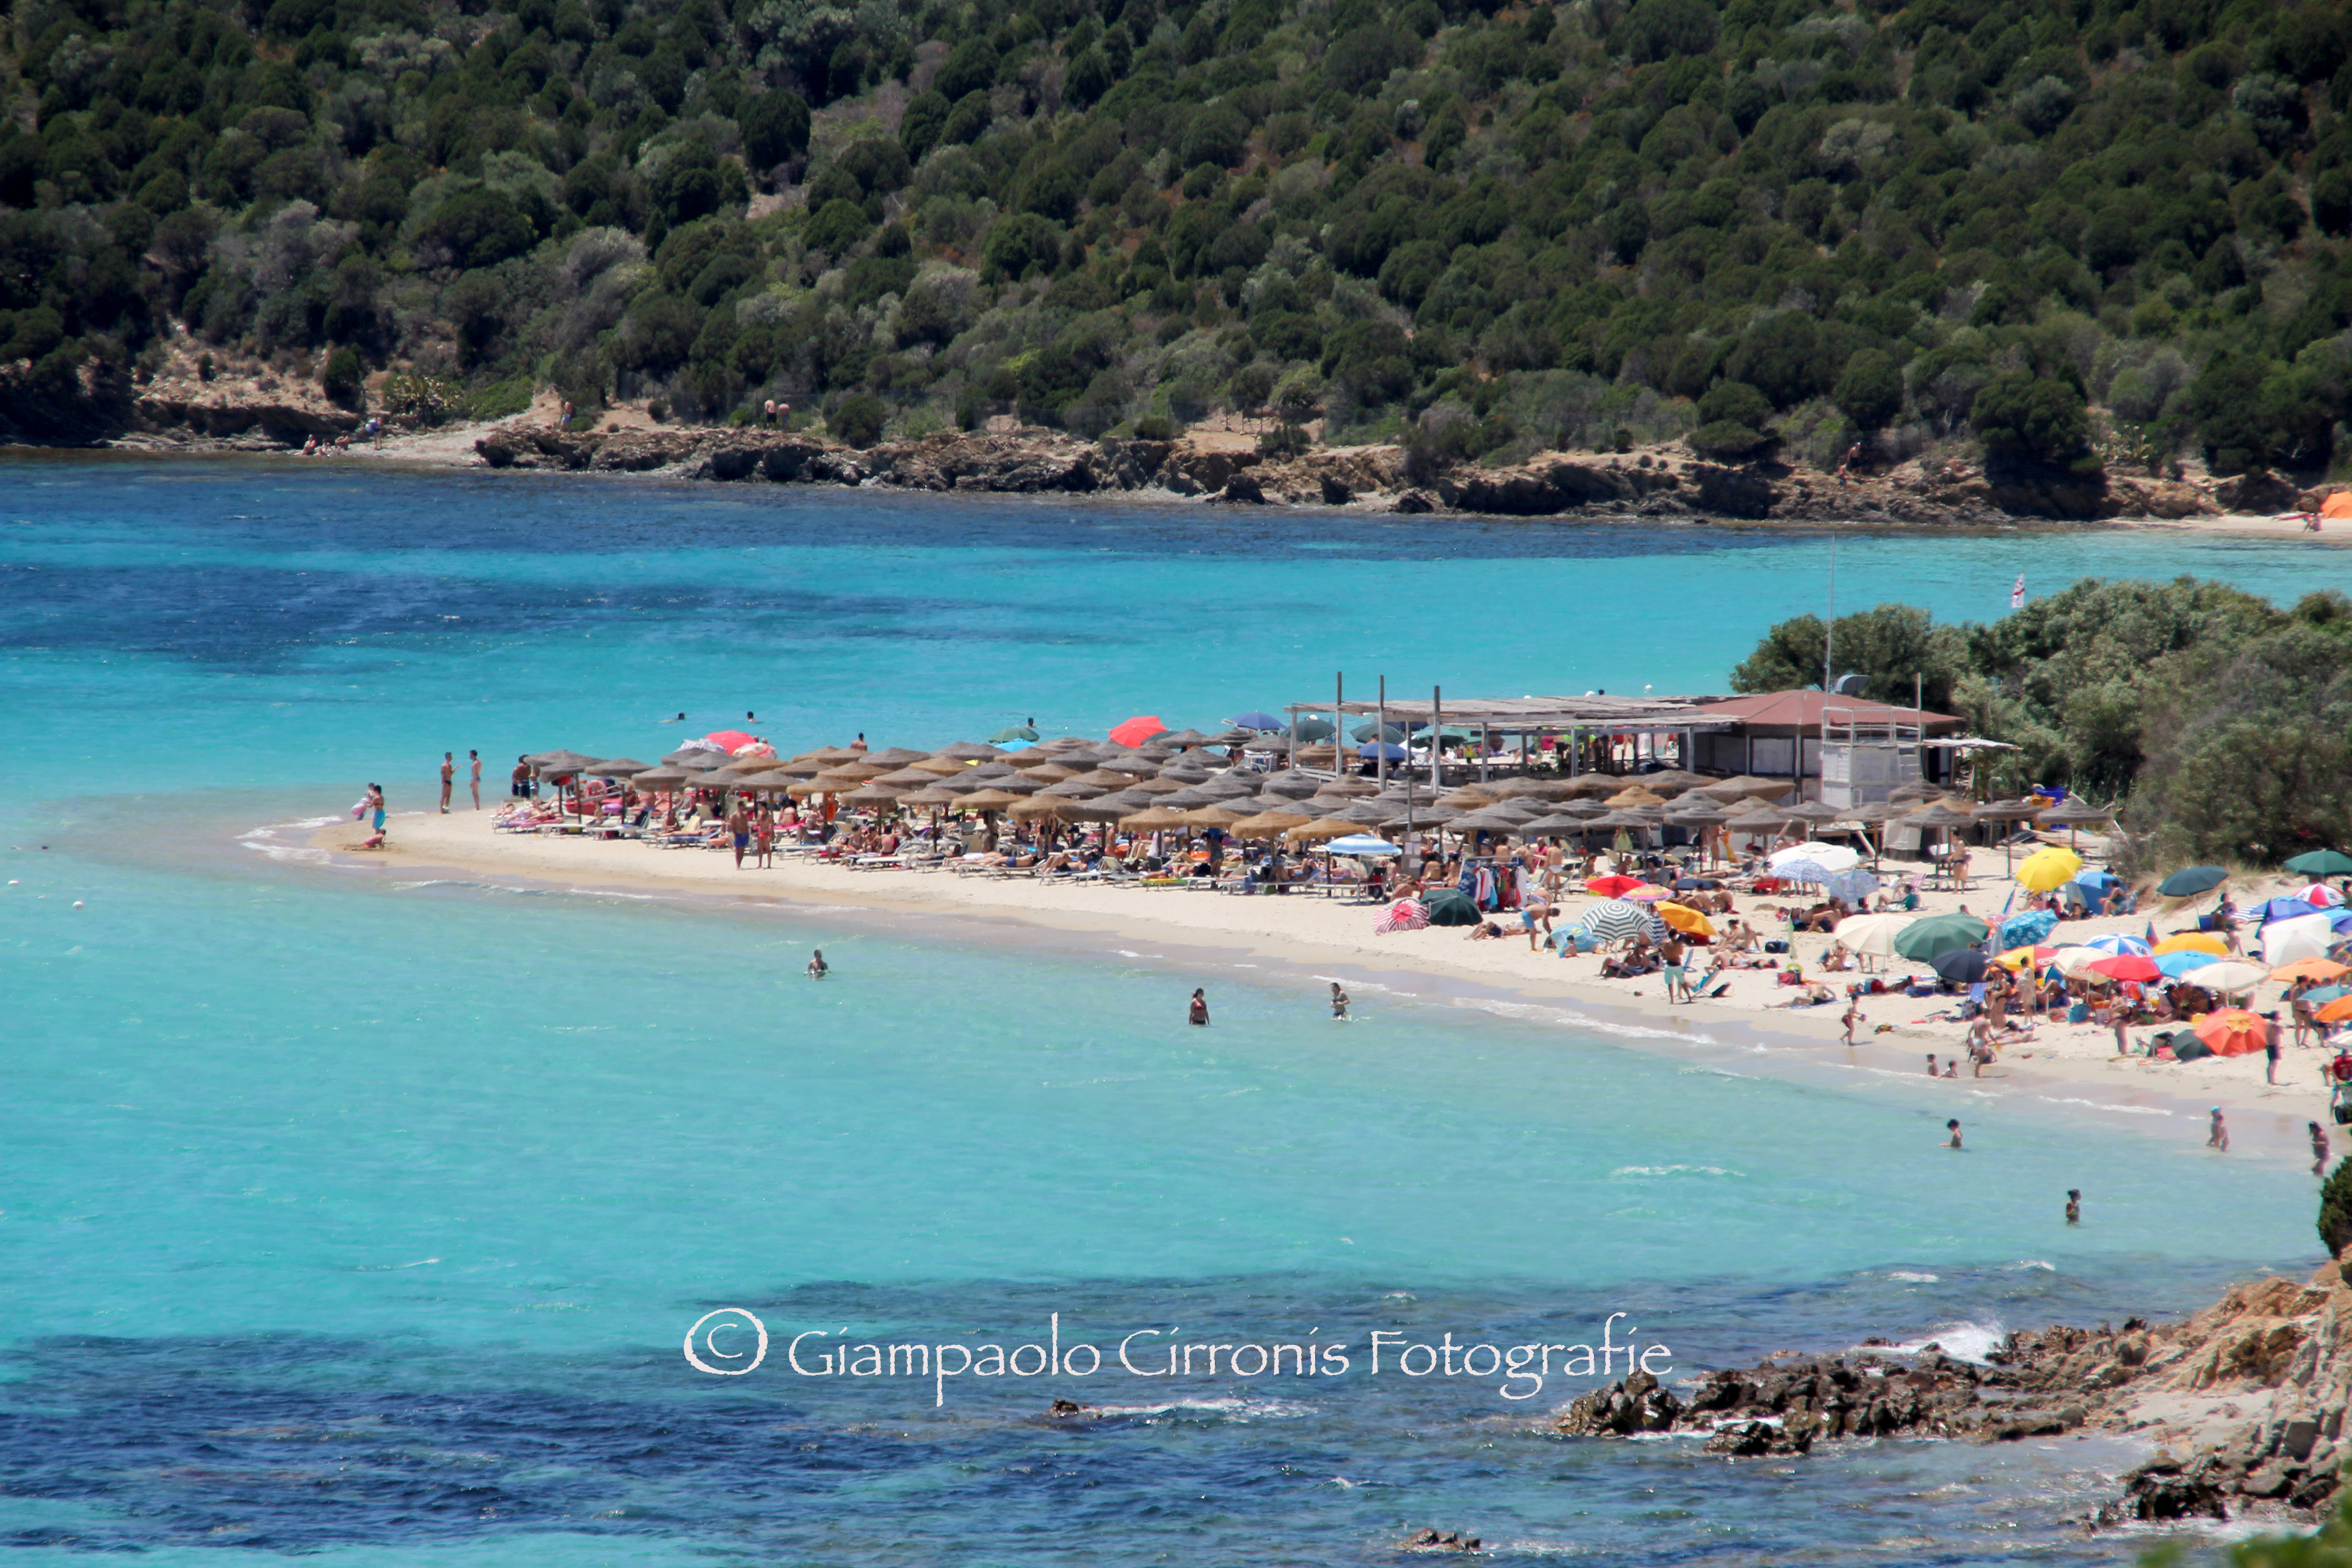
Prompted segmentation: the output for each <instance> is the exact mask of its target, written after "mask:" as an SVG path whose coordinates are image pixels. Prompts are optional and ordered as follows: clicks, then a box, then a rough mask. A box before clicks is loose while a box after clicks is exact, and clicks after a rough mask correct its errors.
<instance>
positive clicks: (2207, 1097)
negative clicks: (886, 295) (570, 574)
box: [310, 810, 2340, 1158]
mask: <svg viewBox="0 0 2352 1568" xmlns="http://www.w3.org/2000/svg"><path fill="white" fill-rule="evenodd" d="M490 815H491V814H490V813H489V812H488V811H487V810H486V811H482V812H480V813H474V812H467V811H458V812H453V813H451V814H449V815H447V816H440V815H437V814H433V813H417V814H414V815H404V816H394V818H393V819H392V824H391V828H392V831H391V834H390V839H389V844H388V847H387V848H386V849H385V850H384V851H382V852H360V851H358V850H357V848H356V847H357V845H358V844H359V842H360V840H361V839H362V837H363V834H362V830H361V829H360V827H359V826H358V825H356V824H338V825H336V826H331V827H326V828H322V829H319V830H317V831H316V832H315V833H314V834H313V835H312V836H311V837H310V845H311V846H312V847H317V848H320V849H325V850H327V851H329V852H331V854H332V855H333V856H334V857H335V859H336V860H337V862H338V863H340V864H341V865H345V866H352V867H364V866H375V867H382V868H397V869H399V870H400V871H401V872H403V873H406V874H415V873H420V872H425V871H428V870H430V869H433V868H441V869H446V870H451V871H457V872H460V873H467V874H471V875H474V876H478V877H484V878H491V879H509V880H521V881H526V882H530V883H533V884H539V885H547V886H554V887H562V888H569V889H583V890H584V889H600V888H601V889H630V890H639V891H665V892H670V893H675V894H678V895H681V896H704V897H739V898H749V899H755V900H761V901H763V902H769V901H772V902H779V903H783V904H787V905H797V906H802V907H803V908H806V909H808V910H811V912H812V913H814V912H815V911H817V910H821V909H822V908H824V907H828V906H829V907H832V908H835V909H839V908H842V907H848V908H851V909H855V910H864V911H871V912H872V913H874V914H876V915H880V916H886V917H887V916H891V915H900V916H904V915H922V916H932V917H937V916H941V915H952V916H961V917H966V918H971V919H978V920H983V921H1010V922H1014V923H1015V924H1017V925H1019V926H1024V927H1027V928H1031V929H1033V930H1034V931H1039V932H1050V933H1059V934H1060V935H1062V936H1064V937H1074V938H1082V939H1093V940H1095V941H1097V942H1099V941H1100V940H1102V939H1113V940H1115V941H1117V942H1118V943H1120V944H1121V945H1128V944H1131V943H1137V942H1140V943H1143V944H1145V945H1152V944H1171V945H1176V946H1181V947H1184V948H1187V949H1191V950H1193V951H1195V952H1206V953H1216V954H1221V955H1223V957H1225V958H1226V959H1227V960H1228V961H1229V962H1246V963H1253V964H1255V965H1257V966H1259V967H1261V968H1262V969H1265V970H1267V971H1270V972H1279V971H1283V970H1287V971H1289V972H1291V973H1295V974H1298V975H1302V976H1307V975H1313V976H1329V977H1332V978H1337V979H1339V980H1340V981H1342V982H1343V983H1352V981H1353V980H1354V979H1355V978H1356V977H1362V978H1363V979H1364V980H1366V981H1370V982H1373V983H1374V984H1392V983H1393V981H1394V980H1395V978H1396V977H1401V976H1402V977H1411V976H1425V977H1429V978H1431V979H1433V980H1437V981H1439V982H1442V983H1444V984H1448V985H1451V986H1454V987H1456V988H1462V989H1465V990H1471V991H1475V992H1479V993H1483V994H1486V995H1489V996H1494V997H1508V998H1515V999H1517V1000H1520V1001H1523V1002H1525V1003H1528V1004H1530V1005H1554V1006H1560V1007H1565V1008H1570V1009H1573V1010H1576V1011H1577V1012H1580V1013H1581V1014H1584V1015H1586V1016H1589V1017H1591V1019H1592V1020H1593V1021H1594V1022H1595V1023H1596V1024H1597V1025H1599V1026H1601V1027H1602V1028H1604V1029H1606V1030H1607V1031H1608V1032H1610V1033H1612V1034H1614V1035H1617V1036H1619V1037H1622V1038H1625V1039H1627V1040H1629V1041H1631V1042H1633V1043H1637V1044H1638V1043H1642V1042H1643V1040H1645V1039H1647V1040H1648V1041H1649V1042H1650V1043H1651V1044H1653V1045H1659V1046H1669V1047H1670V1046H1672V1045H1674V1044H1675V1042H1677V1041H1682V1042H1688V1041H1690V1040H1693V1039H1695V1038H1696V1039H1701V1040H1706V1041H1710V1042H1712V1041H1721V1040H1727V1039H1729V1038H1733V1037H1750V1036H1759V1035H1760V1036H1762V1037H1769V1038H1770V1039H1772V1040H1773V1041H1775V1042H1776V1043H1778V1044H1781V1045H1784V1046H1796V1047H1803V1051H1802V1052H1801V1055H1802V1056H1803V1057H1805V1058H1807V1059H1808V1060H1810V1061H1811V1062H1812V1063H1815V1064H1820V1065H1840V1066H1845V1067H1850V1068H1860V1069H1864V1070H1869V1071H1872V1072H1875V1073H1894V1074H1901V1075H1916V1076H1917V1077H1919V1078H1921V1079H1925V1077H1926V1057H1927V1053H1929V1052H1934V1053H1935V1054H1936V1056H1937V1060H1938V1062H1939V1063H1940V1062H1942V1061H1944V1060H1947V1059H1948V1058H1950V1057H1951V1056H1953V1055H1954V1054H1958V1053H1961V1052H1963V1051H1964V1047H1965V1037H1966V1033H1967V1026H1965V1025H1964V1024H1961V1023H1959V1022H1958V1021H1956V1020H1950V1019H1946V1018H1938V1017H1936V1016H1934V1015H1938V1014H1943V1013H1946V1012H1948V1010H1949V1008H1950V1007H1951V1006H1952V1005H1953V999H1952V998H1949V997H1940V996H1938V997H1924V998H1913V997H1909V996H1905V995H1901V994H1882V995H1876V996H1868V997H1864V999H1863V1012H1864V1016H1865V1018H1866V1020H1867V1021H1866V1022H1865V1023H1864V1024H1863V1025H1862V1026H1860V1027H1859V1028H1858V1030H1857V1036H1858V1044H1857V1046H1856V1047H1853V1048H1851V1049H1849V1048H1848V1047H1846V1046H1844V1044H1843V1039H1842V1034H1843V1027H1842V1026H1841V1024H1840V1022H1839V1016H1840V1015H1841V1013H1842V1012H1843V1006H1842V1005H1839V1004H1834V1003H1833V1004H1830V1005H1822V1006H1814V1007H1799V1008H1790V1007H1789V1006H1787V1005H1785V1003H1786V999H1787V998H1788V997H1789V996H1790V995H1792V994H1794V993H1793V992H1791V991H1790V990H1788V989H1786V988H1783V987H1780V986H1778V985H1776V984H1774V978H1773V973H1772V972H1771V971H1769V970H1762V969H1754V970H1735V971H1732V972H1730V973H1731V974H1732V976H1733V979H1732V984H1731V989H1730V991H1729V993H1728V994H1727V995H1725V996H1723V997H1721V998H1720V999H1714V1000H1707V1001H1701V1002H1696V1003H1675V1004H1669V1003H1668V1002H1667V1001H1666V999H1665V995H1664V987H1663V983H1662V982H1661V980H1660V979H1659V977H1658V976H1656V975H1654V974H1653V975H1649V976H1646V977H1643V978H1639V979H1633V980H1604V979H1602V978H1601V973H1600V970H1601V960H1600V959H1599V958H1598V957H1594V956H1591V955H1585V956H1580V957H1574V958H1556V957H1553V956H1552V955H1551V954H1550V953H1549V952H1530V951H1529V949H1528V940H1527V937H1526V936H1525V935H1524V934H1523V933H1522V932H1520V931H1519V930H1518V928H1517V921H1516V917H1505V918H1506V919H1507V921H1509V922H1510V923H1509V924H1508V925H1507V935H1506V936H1505V937H1504V938H1503V939H1502V940H1499V941H1480V942H1473V941H1469V940H1466V936H1467V932H1466V931H1465V930H1464V929H1462V928H1447V927H1433V928H1430V929H1428V930H1425V931H1402V932H1392V933H1390V934H1387V935H1375V934H1374V933H1373V931H1372V925H1373V921H1374V919H1375V917H1376V916H1377V914H1378V913H1379V910H1378V908H1377V907H1375V906H1371V905H1367V904H1363V903H1356V902H1350V901H1349V900H1346V899H1326V898H1320V897H1314V896H1308V895H1305V894H1291V895H1285V896H1278V897H1257V898H1238V897H1234V896H1230V895H1224V894H1216V893H1209V892H1201V891H1194V890H1191V889H1138V888H1132V887H1127V888H1118V887H1106V886H1101V885H1090V884H1075V885H1073V884H1055V883H1051V882H1043V883H1041V882H1034V881H1031V880H1028V879H998V878H989V877H983V876H978V875H959V874H956V873H953V872H950V871H945V870H939V871H922V872H918V871H906V870H896V869H887V870H866V871H852V870H848V869H846V868H843V867H841V866H839V865H836V864H829V863H824V862H820V861H817V860H815V859H814V858H800V857H782V856H780V857H779V858H778V861H777V864H776V865H775V866H774V867H773V868H770V869H765V870H761V869H757V868H751V867H748V866H747V867H746V868H743V869H741V870H738V869H736V868H735V867H734V864H733V860H732V857H731V856H730V855H727V854H723V853H717V852H711V851H707V850H699V849H682V850H661V849H655V848H652V847H647V846H646V845H643V844H639V843H635V842H630V841H625V840H599V839H582V838H566V837H547V836H539V835H527V834H508V833H499V832H497V831H494V830H493V829H492V827H491V826H490ZM1986 862H1987V854H1986V852H1985V851H1982V850H1979V851H1978V852H1977V866H1978V868H1980V869H1984V870H1986V871H1988V872H1989V874H1988V875H1985V876H1982V877H1979V878H1977V879H1974V881H1973V883H1972V886H1971V889H1970V890H1969V891H1968V892H1966V893H1956V892H1934V893H1929V892H1926V891H1924V890H1923V892H1922V894H1921V913H1923V914H1932V913H1938V912H1943V911H1947V910H1958V909H1960V908H1962V907H1965V908H1966V909H1967V910H1969V911H1970V912H1972V913H1975V914H1977V915H1979V916H1980V917H1991V916H1994V915H1996V914H1997V912H1998V911H1999V910H2000V909H2001V907H2002V905H2003V903H2004V901H2005V900H2007V899H2008V898H2009V896H2010V894H2011V889H2012V887H2013V884H2011V882H2009V881H2008V880H2007V879H2004V878H2002V877H2001V875H2000V861H1999V859H1998V858H1993V859H1992V860H1991V863H1990V866H1989V867H1988V866H1987V864H1986ZM1894 864H1895V863H1892V862H1890V868H1892V866H1893V865H1894ZM2238 891H2239V894H2240V897H2241V898H2242V899H2251V898H2254V897H2262V896H2267V893H2268V889H2267V886H2265V887H2264V888H2263V889H2253V888H2242V889H2238ZM1595 901H1597V900H1592V899H1591V898H1589V897H1587V896H1583V895H1577V896H1573V897H1571V898H1570V899H1569V900H1567V901H1566V903H1565V905H1564V907H1563V913H1562V916H1561V918H1560V919H1559V921H1558V922H1557V923H1558V924H1559V925H1560V926H1562V927H1565V926H1566V925H1569V924H1572V923H1573V922H1574V921H1575V920H1576V918H1577V916H1578V915H1579V914H1580V912H1581V911H1582V910H1584V909H1585V908H1587V907H1589V906H1590V905H1591V903H1593V902H1595ZM1772 901H1774V900H1771V899H1769V898H1754V897H1749V896H1746V895H1742V896H1741V897H1740V900H1739V907H1740V910H1741V912H1742V913H1743V914H1747V915H1749V916H1751V917H1752V916H1753V915H1755V914H1756V913H1758V912H1759V910H1760V908H1761V906H1763V905H1765V904H1768V903H1770V902H1772ZM2020 907H2022V896H2021V898H2020ZM2152 918H2153V920H2154V923H2155V925H2156V928H2157V931H2158V934H2159V935H2161V934H2164V933H2166V932H2168V931H2170V930H2172V929H2174V928H2175V927H2178V926H2182V925H2187V924H2189V923H2191V916H2190V915H2189V913H2188V912H2186V911H2174V912H2170V913H2168V912H2166V911H2165V910H2158V911H2156V912H2155V913H2154V915H2153V917H2152ZM2150 919H2151V916H2150V915H2149V914H2148V913H2147V912H2146V911H2143V912H2142V913H2141V914H2138V915H2126V916H2117V917H2113V918H2108V919H2103V920H2091V921H2069V922H2067V923H2066V925H2065V926H2064V927H2063V936H2064V937H2065V938H2066V939H2068V940H2071V941H2074V942H2081V941H2084V940H2086V939H2087V938H2089V937H2091V936H2095V935H2098V934H2102V933H2105V932H2108V931H2125V932H2129V933H2131V934H2135V935H2137V934H2139V933H2140V932H2141V931H2143V930H2144V929H2145V928H2146V926H2147V924H2148V923H2149V921H2150ZM1830 942H1831V939H1830V938H1828V937H1826V936H1819V935H1813V934H1811V933H1806V934H1802V935H1800V936H1799V937H1798V938H1797V939H1796V952H1797V955H1798V956H1799V957H1800V958H1801V960H1802V961H1803V963H1804V966H1805V973H1806V974H1807V976H1808V978H1819V979H1822V980H1823V981H1825V982H1827V983H1830V984H1833V985H1837V986H1839V988H1840V989H1842V988H1843V983H1844V982H1845V981H1847V980H1849V979H1851V978H1853V976H1850V975H1846V974H1835V973H1824V972H1822V969H1821V967H1820V960H1821V958H1822V954H1823V953H1824V952H1826V951H1827V949H1828V947H1829V945H1830ZM1097 951H1099V949H1097ZM1923 969H1924V966H1923V965H1918V964H1914V963H1908V962H1906V961H1903V960H1895V961H1894V963H1893V967H1892V968H1891V969H1887V968H1884V967H1882V969H1881V970H1880V973H1895V974H1908V973H1920V972H1922V971H1923ZM1375 977H1378V979H1377V980H1375ZM2273 994H2275V992H2274V988H2273V987H2268V986H2266V987H2264V988H2263V990H2262V992H2260V993H2259V995H2260V996H2261V997H2263V998H2264V999H2265V1000H2264V1001H2263V1003H2262V1005H2268V1001H2267V999H2268V998H2269V997H2271V996H2273ZM1372 999H1373V995H1372V994H1364V995H1360V996H1359V997H1358V998H1357V1000H1358V1005H1359V1006H1360V1007H1361V1006H1362V1005H1365V1004H1366V1003H1368V1002H1370V1001H1371V1000H1372ZM2147 1032H2148V1031H2145V1030H2142V1031H2137V1032H2136V1034H2135V1039H2136V1040H2137V1038H2139V1037H2142V1036H2144V1035H2145V1034H2146V1033H2147ZM2328 1054H2329V1053H2326V1052H2324V1051H2323V1050H2322V1049H2320V1048H2319V1047H2316V1046H2308V1045H2307V1046H2303V1047H2296V1046H2294V1045H2293V1044H2290V1045H2289V1046H2288V1047H2287V1051H2286V1054H2285V1056H2284V1058H2283V1060H2282V1062H2281V1065H2280V1069H2279V1077H2280V1080H2281V1081H2280V1083H2279V1084H2278V1086H2276V1087H2272V1086H2269V1085H2266V1084H2265V1083H2264V1081H2263V1067H2264V1061H2263V1057H2262V1055H2261V1054H2260V1053H2255V1054H2253V1055H2251V1056H2242V1057H2235V1058H2203V1059H2201V1060H2198V1061H2194V1062H2186V1063H2182V1062H2170V1061H2163V1062H2159V1061H2152V1060H2149V1059H2148V1058H2144V1057H2129V1058H2118V1057H2117V1056H2116V1054H2115V1037H2114V1035H2113V1032H2112V1031H2111V1030H2109V1029H2107V1028H2105V1027H2101V1026H2089V1025H2075V1026H2069V1025H2066V1024H2064V1023H2063V1021H2062V1022H2057V1023H2051V1022H2048V1021H2044V1022H2043V1023H2042V1026H2041V1027H2040V1028H2039V1029H2038V1031H2037V1032H2036V1034H2035V1037H2033V1038H2032V1039H2031V1040H2028V1041H2024V1042H2021V1043H2017V1044H2012V1045H2011V1046H2010V1047H2007V1048H2006V1049H2005V1050H2004V1051H2002V1053H2001V1056H2000V1060H1999V1061H1998V1062H1997V1063H1995V1064H1994V1065H1992V1066H1990V1067H1988V1068H1985V1069H1984V1074H1983V1076H1982V1077H1981V1078H1980V1079H1979V1078H1975V1077H1973V1076H1972V1075H1971V1073H1970V1071H1969V1066H1968V1064H1967V1063H1966V1061H1965V1060H1963V1062H1962V1065H1961V1068H1960V1074H1959V1077H1958V1079H1954V1080H1951V1081H1949V1082H1948V1083H1946V1084H1945V1085H1944V1088H1946V1089H1949V1090H1950V1091H1951V1092H1952V1093H1953V1095H1954V1104H1955V1110H1954V1112H1953V1114H1955V1115H1958V1116H1960V1117H1962V1118H1963V1119H1964V1120H1965V1118H1966V1117H1967V1116H1968V1115H1969V1108H1970V1105H1971V1104H1975V1105H1981V1104H1983V1103H1984V1102H1983V1100H1981V1099H1972V1098H1971V1097H1972V1096H1982V1095H1986V1094H1990V1095H1991V1096H1993V1097H1995V1098H2005V1097H2006V1096H2008V1095H2010V1094H2013V1093H2023V1094H2030V1095H2033V1096H2037V1097H2039V1098H2040V1099H2041V1100H2045V1101H2052V1102H2055V1103H2057V1104H2061V1105H2066V1104H2077V1105H2080V1106H2082V1107H2084V1109H2085V1110H2098V1111H2100V1112H2102V1114H2101V1116H2100V1120H2101V1122H2102V1124H2107V1123H2111V1122H2118V1121H2120V1122H2129V1123H2136V1124H2138V1125H2139V1126H2140V1127H2141V1129H2142V1130H2143V1131H2147V1132H2149V1133H2151V1134H2153V1135H2156V1136H2160V1137H2163V1138H2166V1139H2167V1140H2169V1141H2177V1142H2180V1143H2181V1144H2182V1145H2183V1147H2184V1149H2189V1150H2197V1151H2200V1152H2201V1148H2202V1144H2203V1140H2204V1134H2205V1112H2206V1110H2208V1108H2209V1107H2211V1106H2215V1105H2219V1106H2221V1108H2222V1109H2223V1110H2224V1112H2225V1114H2226V1115H2227V1116H2228V1118H2229V1121H2230V1126H2231V1137H2232V1140H2233V1142H2234V1143H2235V1144H2236V1146H2237V1147H2238V1148H2239V1149H2240V1150H2241V1151H2243V1152H2264V1153H2275V1154H2276V1155H2278V1156H2280V1157H2284V1158H2294V1157H2297V1156H2298V1155H2300V1156H2302V1157H2304V1158H2308V1155H2307V1153H2305V1144H2306V1132H2305V1122H2306V1121H2321V1122H2322V1123H2323V1124H2325V1125H2327V1126H2328V1127H2329V1129H2330V1136H2331V1137H2336V1135H2337V1134H2336V1130H2335V1129H2334V1127H2333V1124H2332V1123H2331V1122H2329V1121H2328V1120H2327V1116H2328V1112H2327V1100H2326V1091H2325V1089H2323V1087H2322V1083H2321V1064H2322V1062H2323V1061H2324V1060H2325V1059H2326V1056H2327V1055H2328ZM2117 1112H2126V1113H2129V1112H2137V1114H2123V1115H2118V1114H2116V1113H2117ZM2339 1142H2340V1139H2339Z"/></svg>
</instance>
